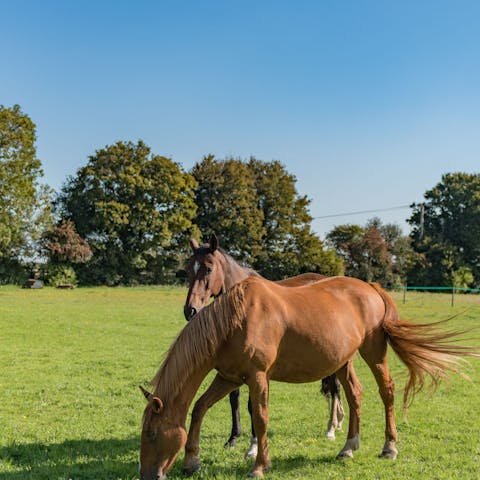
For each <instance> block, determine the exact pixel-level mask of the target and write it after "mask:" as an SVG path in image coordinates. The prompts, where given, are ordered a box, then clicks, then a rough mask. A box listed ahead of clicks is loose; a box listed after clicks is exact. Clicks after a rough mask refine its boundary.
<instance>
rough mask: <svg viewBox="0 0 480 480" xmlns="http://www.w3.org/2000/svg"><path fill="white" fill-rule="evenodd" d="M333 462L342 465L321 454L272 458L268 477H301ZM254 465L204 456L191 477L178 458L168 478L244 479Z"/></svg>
mask: <svg viewBox="0 0 480 480" xmlns="http://www.w3.org/2000/svg"><path fill="white" fill-rule="evenodd" d="M333 464H338V465H341V462H339V461H338V460H336V459H335V457H332V456H330V455H320V456H318V457H315V458H311V457H307V456H304V455H291V456H288V457H283V458H272V468H271V469H270V470H268V471H267V478H268V474H271V475H272V476H275V477H276V478H279V477H280V478H286V476H287V475H288V476H291V474H293V475H294V477H295V478H299V477H298V475H299V472H300V471H301V470H302V469H317V468H321V467H322V466H326V465H333ZM252 465H253V461H246V460H244V459H239V460H238V462H233V463H229V464H228V465H225V464H221V462H217V461H216V459H214V458H202V468H201V470H200V471H199V472H197V473H195V474H194V475H193V476H191V477H186V476H185V475H184V474H183V473H182V471H181V469H182V462H181V460H178V459H177V461H176V462H175V466H174V468H173V469H172V471H171V472H170V473H169V475H168V478H169V479H170V480H182V479H184V480H185V479H187V480H188V479H191V480H205V479H211V478H219V479H222V478H225V479H242V480H244V479H246V478H247V474H248V472H249V470H250V468H251V467H252ZM309 476H310V475H309Z"/></svg>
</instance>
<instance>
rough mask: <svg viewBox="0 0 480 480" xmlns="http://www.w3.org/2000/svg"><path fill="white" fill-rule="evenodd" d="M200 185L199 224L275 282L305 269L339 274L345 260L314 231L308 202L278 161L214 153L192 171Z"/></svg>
mask: <svg viewBox="0 0 480 480" xmlns="http://www.w3.org/2000/svg"><path fill="white" fill-rule="evenodd" d="M192 173H193V175H194V176H195V178H196V180H197V182H198V187H197V190H196V194H195V201H196V203H197V206H198V212H197V217H196V220H195V222H196V223H197V225H198V226H199V228H200V230H201V231H202V232H203V233H204V234H210V233H216V234H218V235H220V236H221V238H222V242H221V243H222V245H225V246H227V248H228V251H229V252H230V253H232V254H233V255H234V256H235V257H236V258H237V259H238V260H241V261H244V262H247V263H249V264H250V265H251V266H253V267H254V268H256V269H257V270H259V271H260V273H261V274H262V275H265V276H266V277H268V278H271V279H273V280H276V279H280V278H285V277H288V276H292V275H296V274H299V273H302V272H306V271H313V272H319V273H324V274H339V273H341V272H342V271H343V270H342V263H341V261H340V259H339V258H337V257H336V255H335V254H334V252H332V251H328V250H325V248H324V246H323V244H322V242H321V241H320V239H319V238H318V237H317V236H316V235H314V234H313V233H312V231H311V227H310V224H311V220H312V218H311V216H310V214H309V213H308V205H309V203H310V201H309V200H308V198H307V197H304V196H299V195H298V194H297V191H296V188H295V182H296V179H295V177H294V176H293V175H290V174H289V173H288V172H287V171H286V170H285V168H284V167H283V165H282V164H281V163H280V162H278V161H272V162H262V161H260V160H257V159H255V158H254V157H252V158H250V160H249V161H248V162H243V161H242V160H240V159H234V158H227V159H225V160H217V159H215V157H214V156H213V155H209V156H206V157H204V158H203V160H202V161H201V162H200V163H198V164H197V165H195V167H194V169H193V171H192Z"/></svg>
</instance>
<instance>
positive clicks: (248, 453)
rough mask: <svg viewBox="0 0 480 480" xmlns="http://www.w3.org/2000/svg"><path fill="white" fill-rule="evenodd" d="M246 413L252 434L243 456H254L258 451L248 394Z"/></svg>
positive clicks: (250, 401)
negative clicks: (248, 416)
mask: <svg viewBox="0 0 480 480" xmlns="http://www.w3.org/2000/svg"><path fill="white" fill-rule="evenodd" d="M248 413H249V414H250V422H251V424H252V436H251V437H250V446H249V447H248V450H247V451H246V452H245V458H256V456H257V452H258V440H257V435H256V434H255V426H254V425H253V412H252V399H251V398H250V395H249V396H248Z"/></svg>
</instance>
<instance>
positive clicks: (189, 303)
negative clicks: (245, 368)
mask: <svg viewBox="0 0 480 480" xmlns="http://www.w3.org/2000/svg"><path fill="white" fill-rule="evenodd" d="M190 246H191V248H192V253H193V255H192V257H191V259H190V262H189V265H188V267H187V272H188V282H189V287H188V293H187V298H186V301H185V307H184V314H185V318H186V319H187V321H189V320H190V319H191V318H192V317H193V316H194V315H195V314H196V313H197V312H198V311H200V310H201V309H202V308H203V307H204V306H205V305H207V304H208V303H209V302H210V299H211V298H212V297H213V298H217V297H218V296H219V295H221V294H222V293H223V292H225V291H227V290H229V289H230V288H231V287H233V285H235V284H237V283H239V282H241V281H242V280H245V279H246V278H248V277H260V275H259V274H258V273H257V272H256V271H255V270H253V269H252V268H249V267H245V266H243V265H240V264H239V263H238V262H236V261H235V260H234V259H233V258H232V257H231V256H230V255H228V254H227V253H226V252H224V251H223V250H222V249H221V248H219V243H218V239H217V236H216V235H215V234H212V236H211V237H210V243H209V244H204V245H202V246H200V245H199V243H198V242H197V240H195V239H194V238H192V239H190ZM325 278H328V277H326V276H324V275H319V274H316V273H305V274H302V275H298V276H296V277H292V278H287V279H286V280H281V281H279V282H277V283H279V284H280V285H284V286H286V287H298V286H301V285H307V284H309V283H313V282H318V281H320V280H323V279H325ZM322 393H324V395H325V396H326V398H327V401H328V402H329V409H330V417H329V421H328V425H327V431H326V434H325V436H326V438H328V439H330V440H334V439H335V431H336V430H339V429H340V428H341V425H342V420H343V418H344V416H345V414H344V410H343V405H342V400H341V397H340V385H339V382H338V380H337V379H336V377H335V375H331V376H329V377H327V378H326V379H323V380H322ZM239 400H240V390H239V389H235V390H234V391H233V392H230V406H231V410H232V430H231V433H230V437H229V438H228V440H227V442H226V443H225V446H226V447H227V446H230V447H233V446H235V445H236V442H237V438H238V437H239V436H240V434H241V426H240V402H239ZM248 411H249V412H250V415H251V414H252V409H251V402H250V399H249V401H248ZM251 431H252V437H251V440H250V446H249V448H248V450H247V452H246V453H245V457H252V458H255V456H256V454H257V438H256V435H255V427H254V426H253V422H252V427H251Z"/></svg>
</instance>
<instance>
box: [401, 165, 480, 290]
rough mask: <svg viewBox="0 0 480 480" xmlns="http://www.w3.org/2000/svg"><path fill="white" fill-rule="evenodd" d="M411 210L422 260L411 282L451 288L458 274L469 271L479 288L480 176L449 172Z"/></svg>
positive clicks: (413, 273)
mask: <svg viewBox="0 0 480 480" xmlns="http://www.w3.org/2000/svg"><path fill="white" fill-rule="evenodd" d="M412 208H413V213H412V215H411V217H410V219H409V220H408V221H409V223H410V224H411V225H412V226H413V229H412V233H411V237H412V241H413V246H414V249H415V250H416V251H417V252H418V253H419V254H420V255H421V258H420V259H419V260H418V261H417V264H416V266H415V268H413V269H412V270H411V273H410V275H409V279H410V280H409V281H410V282H415V283H419V284H420V285H446V286H449V285H452V276H453V275H454V274H455V272H458V271H463V272H466V271H467V270H465V269H469V270H470V272H471V274H473V277H474V280H473V283H475V285H477V286H478V285H480V242H479V238H480V175H479V174H468V173H447V174H445V175H443V176H442V180H441V182H439V183H438V184H437V185H436V186H435V187H434V188H432V189H431V190H428V191H427V192H425V194H424V201H423V202H422V203H419V204H413V205H412ZM457 277H458V274H457ZM464 282H465V281H464ZM470 283H471V282H470Z"/></svg>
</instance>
